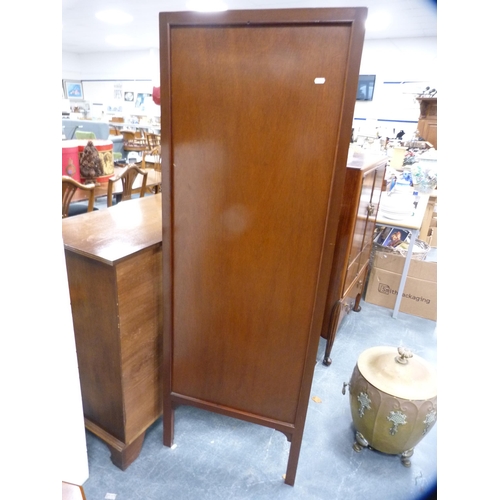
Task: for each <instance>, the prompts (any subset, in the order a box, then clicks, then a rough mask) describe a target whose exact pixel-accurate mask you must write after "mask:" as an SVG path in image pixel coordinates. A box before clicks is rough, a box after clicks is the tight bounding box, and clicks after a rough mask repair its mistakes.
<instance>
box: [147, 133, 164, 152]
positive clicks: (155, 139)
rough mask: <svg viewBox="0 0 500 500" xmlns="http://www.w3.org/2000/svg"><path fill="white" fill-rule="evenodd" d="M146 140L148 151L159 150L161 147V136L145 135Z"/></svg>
mask: <svg viewBox="0 0 500 500" xmlns="http://www.w3.org/2000/svg"><path fill="white" fill-rule="evenodd" d="M146 138H147V140H148V146H149V148H150V149H155V148H158V149H159V148H160V146H161V135H159V134H147V135H146Z"/></svg>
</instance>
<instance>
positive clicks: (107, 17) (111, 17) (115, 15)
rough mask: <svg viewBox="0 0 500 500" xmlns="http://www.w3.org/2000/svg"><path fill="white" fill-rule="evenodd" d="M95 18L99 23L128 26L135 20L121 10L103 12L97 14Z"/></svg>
mask: <svg viewBox="0 0 500 500" xmlns="http://www.w3.org/2000/svg"><path fill="white" fill-rule="evenodd" d="M95 17H97V19H99V21H103V22H104V23H108V24H127V23H130V22H132V20H133V19H134V18H133V17H132V16H131V15H130V14H127V13H126V12H123V11H121V10H101V11H99V12H96V15H95Z"/></svg>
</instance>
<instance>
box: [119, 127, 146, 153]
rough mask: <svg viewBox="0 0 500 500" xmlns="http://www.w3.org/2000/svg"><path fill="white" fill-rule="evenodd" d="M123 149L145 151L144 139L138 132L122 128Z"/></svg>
mask: <svg viewBox="0 0 500 500" xmlns="http://www.w3.org/2000/svg"><path fill="white" fill-rule="evenodd" d="M122 136H123V149H124V151H145V150H146V149H147V143H146V139H145V138H144V137H142V135H141V134H140V133H138V132H132V131H130V130H122Z"/></svg>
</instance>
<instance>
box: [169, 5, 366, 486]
mask: <svg viewBox="0 0 500 500" xmlns="http://www.w3.org/2000/svg"><path fill="white" fill-rule="evenodd" d="M311 11H314V13H312V12H311ZM334 11H337V12H335V13H334ZM340 11H343V13H341V12H340ZM339 13H340V17H341V18H343V19H344V22H334V21H333V19H335V18H336V17H335V16H336V15H337V14H339ZM365 15H366V11H365V9H359V10H358V9H324V10H323V9H299V10H298V11H297V12H292V11H289V10H281V11H276V10H270V11H265V10H262V11H258V12H257V11H240V12H238V11H234V12H230V13H226V14H225V15H223V14H221V15H216V16H213V17H211V18H207V17H206V16H205V17H203V19H202V18H201V17H197V16H196V15H194V14H192V13H191V14H186V13H184V14H182V13H177V14H176V13H169V14H168V15H167V14H165V15H164V17H163V18H162V14H160V33H161V36H160V39H161V40H160V41H161V51H160V56H161V68H162V69H161V71H162V80H161V90H162V97H161V102H162V152H163V151H166V156H163V158H162V168H163V176H162V177H163V179H164V182H163V203H164V207H163V224H164V226H163V227H164V259H165V260H164V262H165V263H166V266H164V273H165V274H164V276H165V281H164V290H166V291H167V292H166V294H165V297H166V299H167V301H166V310H165V317H166V318H167V320H166V323H165V335H166V344H165V355H166V387H165V390H166V392H165V395H166V398H167V399H168V398H170V397H173V398H177V400H176V401H177V402H179V401H180V402H191V403H193V404H198V405H199V406H202V407H205V406H204V405H206V407H211V408H216V409H218V410H221V409H224V410H225V411H226V413H227V414H229V415H232V416H240V417H242V418H248V419H249V420H252V421H257V422H258V423H265V424H266V425H273V422H276V423H277V425H278V426H279V425H282V426H285V427H287V428H288V429H290V433H293V432H294V429H295V425H296V424H297V422H302V423H303V420H304V418H305V411H306V410H305V408H306V407H307V399H308V396H309V390H310V383H311V380H312V374H313V369H314V363H315V355H316V351H317V345H318V340H319V334H320V327H321V320H322V314H323V310H324V307H325V301H326V291H327V286H328V278H329V273H330V270H331V260H332V256H333V251H334V243H335V236H336V228H337V224H338V219H339V211H340V203H341V194H342V185H343V181H344V175H345V164H346V160H347V150H348V145H349V137H350V129H351V123H352V112H353V108H354V102H355V87H356V86H355V82H356V81H357V74H358V72H359V60H360V56H361V44H362V38H363V33H362V28H360V26H361V21H360V20H361V19H362V18H364V16H365ZM342 16H344V17H342ZM325 17H326V18H328V19H329V21H328V22H321V20H322V18H325ZM206 19H210V20H211V21H212V22H209V21H207V20H206ZM283 19H284V20H285V22H282V21H283ZM336 19H338V17H337V18H336ZM354 21H355V23H354ZM353 26H354V27H353ZM353 83H354V86H353V87H351V85H352V84H353ZM339 166H340V167H339ZM165 181H166V182H165ZM166 242H167V243H168V245H167V247H168V248H167V251H166V252H165V243H166ZM167 404H168V403H167ZM259 419H262V422H259ZM301 425H302V424H301ZM301 425H299V426H298V427H301ZM290 481H293V479H292V478H290Z"/></svg>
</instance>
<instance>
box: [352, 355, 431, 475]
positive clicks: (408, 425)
mask: <svg viewBox="0 0 500 500" xmlns="http://www.w3.org/2000/svg"><path fill="white" fill-rule="evenodd" d="M347 386H348V387H349V393H350V404H351V415H352V419H353V423H354V427H355V429H356V441H355V442H354V445H353V448H354V450H355V451H357V452H360V451H361V450H362V449H363V448H373V449H375V450H378V451H381V452H383V453H388V454H391V455H401V462H402V463H403V465H404V466H405V467H410V466H411V462H410V457H411V456H412V455H413V450H414V448H415V446H416V445H417V444H418V443H419V442H420V441H421V440H422V439H423V438H424V437H425V435H426V434H427V433H428V432H429V430H430V429H431V428H432V427H433V426H434V424H435V423H436V419H437V380H436V375H435V371H434V369H433V368H432V366H431V365H430V364H429V363H427V362H426V361H425V360H424V359H422V358H421V357H419V356H417V355H414V354H413V353H412V352H411V351H410V350H408V349H405V348H403V347H399V348H395V347H387V346H381V347H372V348H370V349H367V350H366V351H363V352H362V353H361V355H360V356H359V358H358V362H357V364H356V366H355V367H354V370H353V373H352V376H351V380H350V382H349V383H344V386H343V389H342V393H343V394H345V390H346V387H347Z"/></svg>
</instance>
